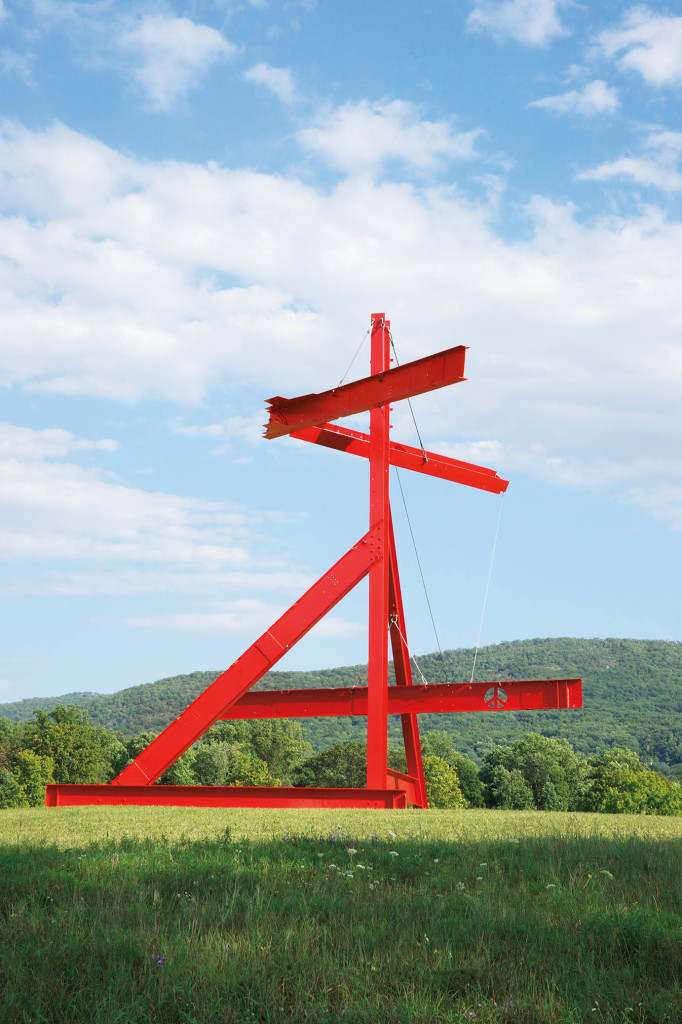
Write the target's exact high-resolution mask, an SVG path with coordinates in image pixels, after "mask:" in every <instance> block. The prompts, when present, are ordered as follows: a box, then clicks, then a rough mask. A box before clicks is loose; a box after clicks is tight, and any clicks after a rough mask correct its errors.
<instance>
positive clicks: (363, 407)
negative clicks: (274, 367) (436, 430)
mask: <svg viewBox="0 0 682 1024" xmlns="http://www.w3.org/2000/svg"><path fill="white" fill-rule="evenodd" d="M375 315H376V314H375ZM372 319H373V322H374V318H372ZM465 354H466V346H465V345H457V346H456V348H448V349H446V350H445V351H444V352H436V354H435V355H432V356H425V357H424V359H415V360H414V362H412V363H405V364H404V365H403V366H396V367H394V369H392V370H389V369H388V368H386V369H385V370H374V369H372V376H371V377H364V378H363V379H362V380H356V381H353V383H352V384H344V385H343V386H342V387H338V388H332V390H331V391H323V392H322V393H321V394H319V395H318V394H313V395H301V396H300V397H299V398H282V397H281V396H279V395H277V396H276V397H275V398H268V400H267V401H268V405H269V406H270V420H269V422H268V423H267V424H266V430H265V437H268V438H273V437H282V436H283V435H284V434H290V433H291V432H292V430H303V428H304V427H314V426H320V425H321V424H322V423H326V422H327V420H338V419H342V418H343V417H344V416H354V415H355V414H356V413H359V412H366V411H367V409H378V408H379V407H380V406H383V405H388V403H389V402H399V401H400V400H401V399H403V398H412V397H413V396H414V395H423V394H424V393H425V392H427V391H435V390H436V389H437V388H443V387H446V386H447V385H448V384H459V383H461V381H463V380H466V377H465V376H464V356H465Z"/></svg>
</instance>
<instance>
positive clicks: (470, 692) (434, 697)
mask: <svg viewBox="0 0 682 1024" xmlns="http://www.w3.org/2000/svg"><path fill="white" fill-rule="evenodd" d="M582 706H583V687H582V679H517V680H514V682H509V683H508V682H505V683H499V682H492V683H438V684H436V685H434V686H389V687H388V713H389V715H405V714H419V715H424V714H441V713H445V712H451V711H542V710H551V709H558V708H581V707H582ZM366 714H367V687H366V686H342V687H333V688H332V687H314V688H311V689H309V690H259V691H257V692H254V691H253V690H251V691H249V692H248V693H247V694H245V695H244V696H243V697H241V698H240V699H239V700H238V701H236V703H234V704H233V705H232V707H231V708H230V709H229V710H228V711H226V712H225V713H224V714H223V715H221V716H220V717H221V718H222V719H233V718H324V717H326V716H328V715H366Z"/></svg>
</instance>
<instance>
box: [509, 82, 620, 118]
mask: <svg viewBox="0 0 682 1024" xmlns="http://www.w3.org/2000/svg"><path fill="white" fill-rule="evenodd" d="M528 106H529V107H540V109H541V110H549V111H551V112H553V113H555V114H582V115H583V116H585V117H594V116H595V115H596V114H613V113H614V112H615V111H616V110H617V109H618V107H619V106H620V103H619V100H618V90H617V89H614V88H612V87H610V86H608V85H607V84H606V82H603V81H601V80H600V79H597V80H596V81H594V82H588V83H587V85H585V86H583V88H582V89H571V90H570V92H564V93H560V94H559V95H558V96H545V98H544V99H541V100H533V102H532V103H529V104H528Z"/></svg>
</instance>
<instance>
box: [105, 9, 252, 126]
mask: <svg viewBox="0 0 682 1024" xmlns="http://www.w3.org/2000/svg"><path fill="white" fill-rule="evenodd" d="M118 45H119V47H120V48H121V49H122V50H123V51H127V52H129V53H130V54H132V55H134V57H135V58H136V59H137V60H139V65H138V66H137V67H136V69H135V71H134V75H135V78H136V80H137V81H138V83H139V84H140V85H141V86H142V88H143V89H144V90H145V92H146V93H147V96H148V97H149V100H150V101H151V103H152V105H153V106H154V107H155V108H156V109H158V110H169V109H170V107H172V105H173V104H174V103H175V101H176V100H177V99H178V97H180V96H182V95H183V94H184V93H186V92H188V90H190V89H191V88H193V87H194V86H196V85H197V84H198V82H199V81H200V79H201V78H202V77H203V76H204V75H205V74H206V73H207V71H208V70H209V69H210V67H211V66H212V65H213V64H215V63H216V62H217V61H219V60H225V59H226V58H228V57H231V56H233V55H234V54H235V53H236V51H237V47H236V46H235V45H234V44H233V43H230V42H228V41H227V39H225V38H224V36H222V35H221V33H220V32H218V31H216V29H214V28H210V27H209V26H208V25H198V24H197V23H196V22H194V21H191V20H190V19H189V18H171V17H166V16H164V15H161V14H147V15H145V16H144V17H142V18H140V19H139V20H138V21H137V22H135V23H134V24H133V25H131V27H130V28H127V29H125V30H123V31H122V32H121V34H120V36H119V38H118Z"/></svg>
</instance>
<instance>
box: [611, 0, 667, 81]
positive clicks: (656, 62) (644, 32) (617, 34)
mask: <svg viewBox="0 0 682 1024" xmlns="http://www.w3.org/2000/svg"><path fill="white" fill-rule="evenodd" d="M597 42H598V45H599V47H600V49H601V51H602V52H603V54H604V55H605V56H606V57H616V56H617V55H620V56H617V62H618V65H619V66H620V67H621V68H624V69H626V70H629V71H637V72H638V73H639V74H640V75H641V76H642V77H643V78H644V80H645V81H646V82H647V83H648V84H649V85H654V86H659V87H661V86H665V85H678V84H680V83H681V82H682V17H680V16H679V15H678V16H675V15H668V14H659V13H656V12H654V11H652V10H650V9H649V8H648V7H646V6H643V5H638V6H636V7H631V8H630V10H629V11H626V13H625V14H624V15H623V19H622V22H621V24H620V26H619V27H618V28H615V29H607V30H606V31H604V32H601V33H600V34H599V36H598V37H597Z"/></svg>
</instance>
